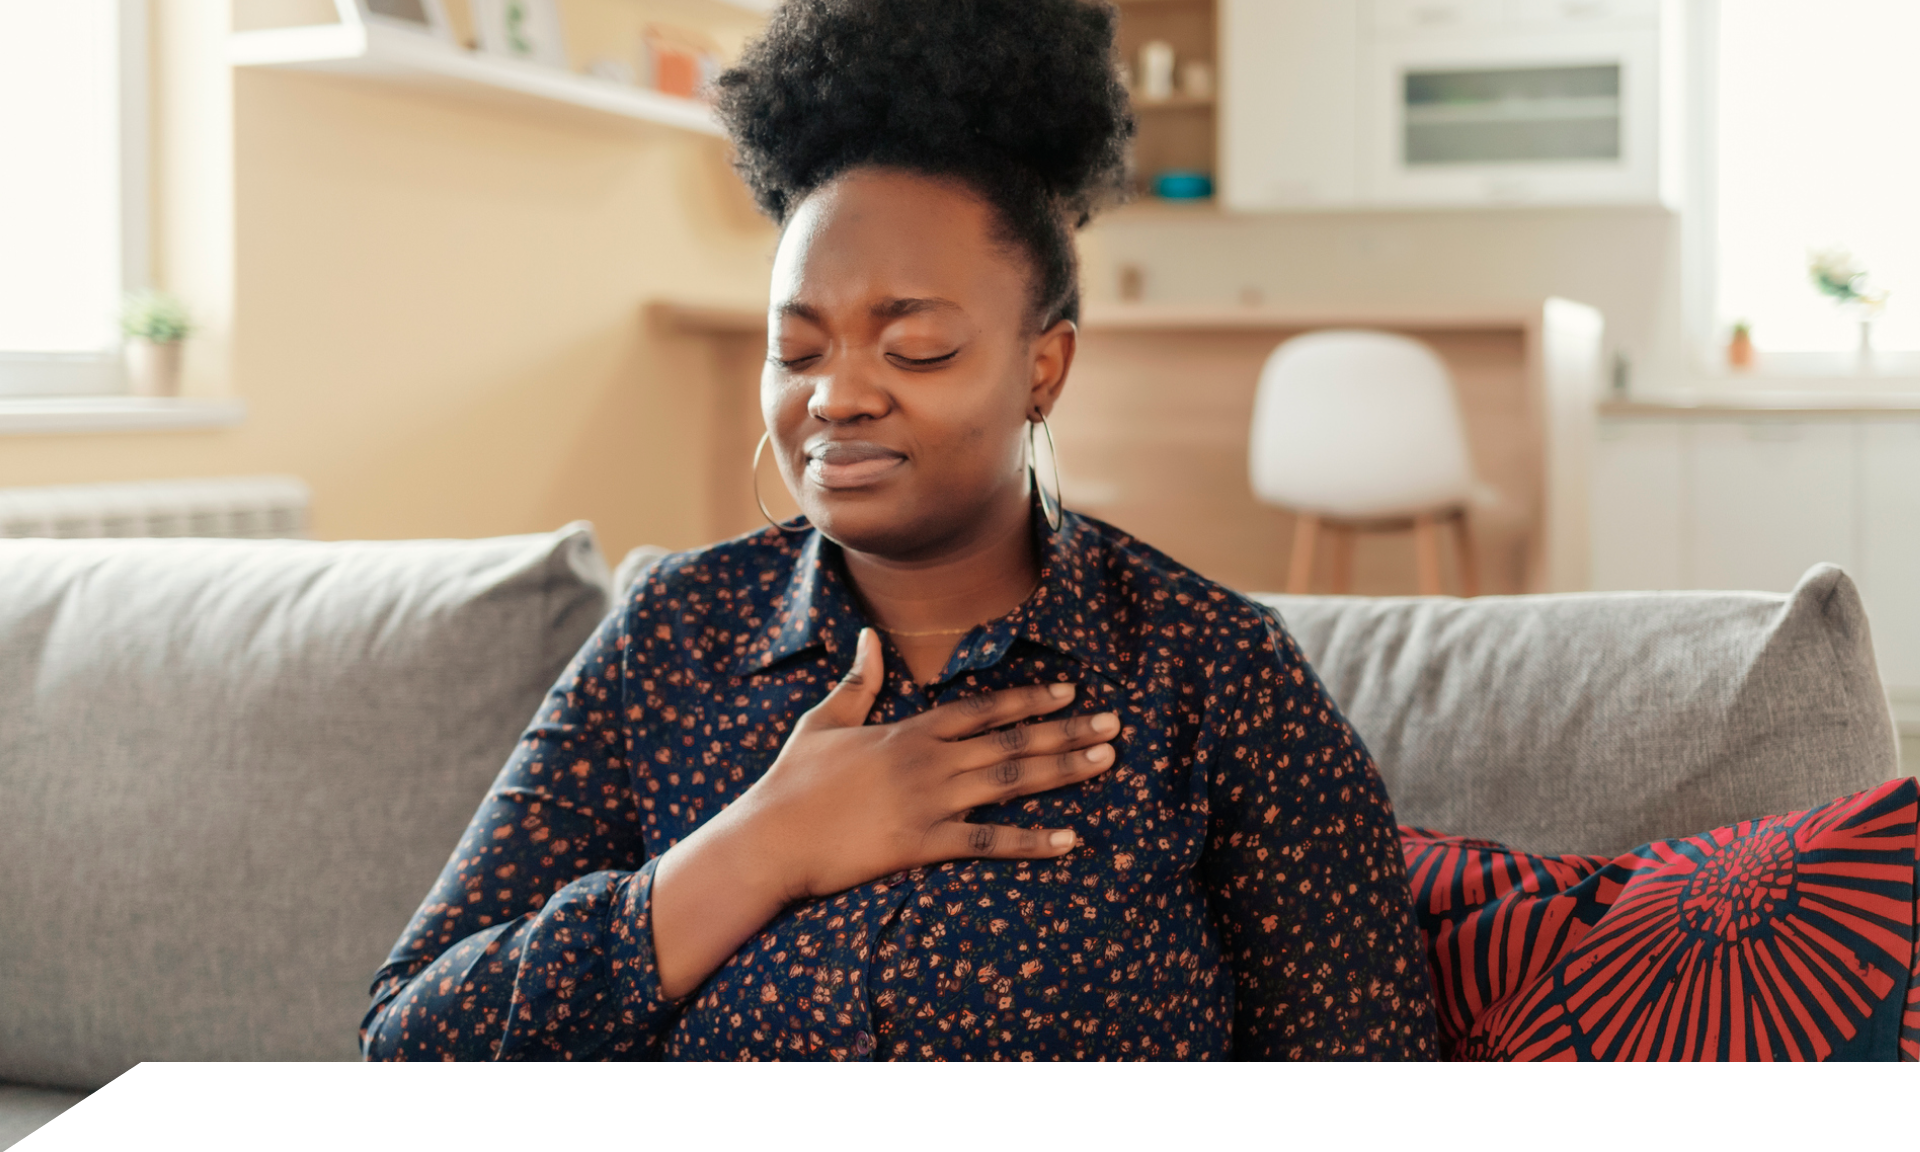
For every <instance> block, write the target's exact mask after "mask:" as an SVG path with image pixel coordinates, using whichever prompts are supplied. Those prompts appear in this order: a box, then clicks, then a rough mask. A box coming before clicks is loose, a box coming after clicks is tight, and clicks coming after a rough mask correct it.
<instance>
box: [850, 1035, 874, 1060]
mask: <svg viewBox="0 0 1920 1152" xmlns="http://www.w3.org/2000/svg"><path fill="white" fill-rule="evenodd" d="M853 1054H854V1055H855V1056H870V1055H872V1054H873V1037H872V1036H869V1035H867V1034H866V1033H865V1032H855V1033H854V1034H853Z"/></svg>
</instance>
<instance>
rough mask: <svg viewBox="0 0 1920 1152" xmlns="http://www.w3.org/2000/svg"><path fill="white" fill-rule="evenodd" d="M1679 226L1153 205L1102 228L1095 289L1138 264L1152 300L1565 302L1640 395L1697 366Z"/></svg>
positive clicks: (1092, 248) (1093, 261)
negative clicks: (1688, 342) (1601, 319)
mask: <svg viewBox="0 0 1920 1152" xmlns="http://www.w3.org/2000/svg"><path fill="white" fill-rule="evenodd" d="M1680 244H1681V235H1680V220H1679V217H1678V216H1676V215H1674V214H1672V213H1669V212H1665V211H1662V210H1657V209H1643V208H1617V209H1577V208H1566V209H1506V210H1501V211H1432V212H1350V213H1300V214H1293V215H1255V216H1228V215H1221V214H1214V213H1206V212H1202V213H1192V212H1184V211H1182V210H1180V209H1177V208H1166V207H1157V206H1152V205H1147V206H1142V207H1140V208H1133V209H1126V210H1122V211H1121V212H1119V213H1117V214H1115V215H1113V216H1112V217H1109V218H1108V219H1105V220H1102V221H1099V222H1096V223H1095V224H1094V225H1093V227H1092V228H1091V229H1090V230H1089V232H1088V234H1087V236H1086V238H1085V241H1084V243H1083V245H1082V247H1083V252H1084V253H1085V261H1086V279H1087V292H1088V295H1089V296H1090V297H1094V298H1101V299H1111V298H1113V297H1114V296H1115V294H1116V292H1117V283H1118V279H1119V268H1120V266H1121V265H1124V264H1134V265H1137V266H1138V267H1139V268H1140V269H1141V270H1142V272H1143V273H1144V281H1145V285H1144V286H1145V294H1146V298H1147V299H1149V300H1167V301H1211V302H1230V301H1234V300H1238V299H1241V298H1242V294H1243V293H1246V292H1249V291H1251V292H1253V293H1255V294H1257V295H1258V296H1259V297H1260V298H1261V299H1262V300H1264V301H1265V302H1266V303H1269V304H1279V305H1286V304H1298V305H1302V306H1306V307H1311V308H1314V309H1320V310H1339V309H1342V308H1352V309H1353V310H1355V311H1356V312H1362V313H1364V312H1365V311H1366V310H1369V309H1383V310H1387V311H1392V310H1394V309H1397V308H1409V307H1411V308H1420V307H1434V306H1457V307H1459V308H1462V309H1466V310H1471V309H1473V308H1475V307H1476V306H1491V307H1500V306H1509V305H1514V304H1520V303H1525V302H1530V301H1537V300H1539V299H1541V298H1543V297H1546V296H1566V297H1568V298H1570V299H1574V300H1578V301H1580V302H1581V303H1584V304H1590V305H1592V306H1594V307H1595V308H1598V309H1599V310H1600V312H1601V314H1602V315H1604V316H1605V317H1606V322H1607V330H1608V345H1609V348H1610V349H1612V348H1617V349H1619V350H1620V351H1621V352H1623V353H1624V354H1625V355H1626V356H1627V358H1628V359H1629V361H1630V362H1631V364H1632V368H1633V376H1632V383H1633V387H1634V388H1635V390H1636V391H1661V390H1671V389H1674V388H1676V387H1678V386H1680V385H1681V384H1682V383H1684V382H1685V381H1684V377H1685V376H1686V375H1687V374H1688V372H1689V367H1688V364H1687V360H1686V357H1685V356H1684V354H1683V351H1682V350H1683V340H1682V332H1681V327H1680V316H1681V306H1680V303H1681V302H1680V252H1681V249H1680Z"/></svg>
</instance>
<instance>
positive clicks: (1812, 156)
mask: <svg viewBox="0 0 1920 1152" xmlns="http://www.w3.org/2000/svg"><path fill="white" fill-rule="evenodd" d="M1718 8H1719V14H1718V23H1719V30H1718V61H1717V71H1718V76H1717V80H1716V83H1715V90H1714V91H1713V93H1712V95H1713V106H1714V108H1715V109H1716V113H1715V117H1714V119H1715V123H1714V130H1715V135H1716V136H1717V153H1718V155H1717V160H1716V165H1717V168H1716V171H1715V173H1714V184H1715V189H1714V196H1713V200H1714V203H1713V204H1712V205H1711V211H1712V213H1713V219H1714V234H1715V235H1714V245H1715V259H1714V263H1715V279H1716V290H1715V297H1716V300H1715V305H1714V310H1713V311H1714V315H1715V319H1716V321H1717V323H1718V324H1719V326H1720V329H1721V331H1722V332H1724V331H1725V330H1726V328H1727V326H1728V325H1731V324H1732V323H1734V322H1735V321H1740V320H1744V321H1747V322H1748V323H1750V324H1751V325H1752V334H1753V342H1754V346H1755V348H1757V349H1758V350H1759V351H1760V352H1761V353H1762V355H1763V356H1765V357H1766V359H1765V360H1764V361H1763V363H1764V364H1766V365H1769V366H1773V367H1780V368H1786V369H1787V370H1789V371H1791V370H1794V369H1796V368H1798V369H1804V370H1826V369H1837V368H1841V367H1842V365H1844V364H1849V363H1854V362H1856V359H1855V358H1856V356H1857V349H1858V348H1859V347H1860V337H1861V334H1860V318H1861V310H1860V309H1859V308H1858V307H1857V306H1855V307H1851V308H1850V307H1845V306H1842V305H1841V304H1840V303H1839V302H1838V301H1836V300H1835V299H1833V298H1831V297H1828V296H1823V295H1821V294H1820V293H1819V292H1818V291H1817V290H1816V289H1815V288H1814V286H1813V284H1812V281H1811V277H1810V275H1809V272H1808V265H1809V258H1810V256H1811V255H1812V254H1813V253H1815V252H1820V251H1825V250H1832V249H1845V250H1847V251H1848V252H1850V253H1851V254H1852V257H1853V259H1854V261H1855V262H1856V264H1857V265H1859V266H1862V267H1864V268H1865V269H1866V270H1867V272H1868V273H1869V274H1870V276H1871V282H1872V284H1873V285H1876V286H1878V287H1879V288H1882V289H1885V290H1887V291H1888V292H1889V293H1890V294H1889V296H1888V298H1887V300H1886V303H1885V306H1884V309H1883V310H1881V311H1880V312H1879V314H1878V316H1877V318H1876V319H1874V321H1873V324H1872V347H1873V350H1874V352H1875V354H1876V355H1877V356H1880V359H1879V360H1878V361H1877V364H1878V365H1879V366H1880V367H1881V368H1885V367H1887V366H1889V365H1891V364H1894V363H1902V364H1903V365H1904V364H1910V363H1911V362H1912V361H1913V359H1915V358H1911V357H1907V356H1902V355H1900V354H1902V353H1914V352H1920V148H1916V147H1915V146H1914V143H1913V142H1914V139H1915V136H1914V132H1915V128H1914V125H1915V124H1916V123H1920V70H1916V68H1915V59H1916V58H1915V46H1916V45H1920V4H1916V3H1914V2H1913V0H1819V2H1818V3H1814V2H1812V0H1729V2H1727V3H1722V4H1720V5H1719V6H1718ZM1881 354H1893V355H1892V356H1891V357H1888V356H1885V355H1881Z"/></svg>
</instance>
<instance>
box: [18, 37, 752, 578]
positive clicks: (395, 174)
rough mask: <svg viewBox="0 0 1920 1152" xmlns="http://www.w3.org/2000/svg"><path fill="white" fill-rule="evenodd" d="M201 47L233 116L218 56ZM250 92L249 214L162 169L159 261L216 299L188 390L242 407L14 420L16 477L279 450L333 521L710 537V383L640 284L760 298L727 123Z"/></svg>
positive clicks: (392, 530)
mask: <svg viewBox="0 0 1920 1152" xmlns="http://www.w3.org/2000/svg"><path fill="white" fill-rule="evenodd" d="M161 7H165V6H164V5H163V6H161ZM183 60H184V61H187V62H188V66H189V67H192V68H195V69H200V70H201V71H199V72H197V73H195V75H196V76H197V77H198V87H199V88H200V89H201V90H202V93H201V96H200V101H201V104H202V106H203V111H204V110H205V107H207V106H211V107H213V108H214V110H215V111H214V115H215V116H216V117H217V115H218V92H219V89H220V87H221V82H222V81H223V79H224V75H225V74H226V70H225V69H224V68H222V67H219V65H218V64H217V62H214V63H212V64H209V63H208V61H206V60H205V59H204V57H201V58H195V57H194V56H193V54H192V53H190V52H183V53H176V54H174V55H171V56H170V57H169V59H168V61H167V62H168V63H169V64H170V65H172V64H178V63H179V62H180V61H183ZM209 69H210V70H211V71H210V72H209V71H207V70H209ZM176 81H177V77H176ZM166 83H167V81H166V80H165V79H163V80H162V81H161V84H162V86H164V85H165V84H166ZM181 86H182V85H181V84H180V83H178V82H176V84H175V87H181ZM186 86H187V87H189V88H191V87H192V85H186ZM207 89H211V90H212V91H213V93H214V95H212V96H207V95H206V92H205V90H207ZM162 94H163V95H164V94H165V89H164V87H163V90H162ZM231 106H232V121H231V123H232V130H231V154H230V161H231V171H232V177H231V196H232V208H231V211H230V213H229V215H230V219H231V222H232V223H231V232H230V236H223V235H222V234H221V232H220V229H219V228H218V227H214V228H211V229H210V228H209V227H208V225H207V217H208V216H209V215H210V214H211V215H215V216H217V215H219V214H220V213H222V212H224V211H226V210H225V209H224V208H223V207H222V206H220V205H219V204H217V203H214V204H206V203H200V202H197V201H194V200H193V199H192V197H193V195H194V187H195V185H194V181H193V180H192V179H189V178H188V177H187V175H186V174H185V173H184V171H183V172H182V173H181V174H178V175H177V176H176V177H175V178H172V179H167V178H163V179H162V180H160V181H159V182H158V184H159V188H158V192H159V194H160V197H161V199H162V201H163V212H162V215H163V216H165V217H166V218H167V219H169V220H173V221H176V223H175V224H174V225H172V226H170V230H169V229H168V228H163V229H162V230H161V236H160V247H161V249H162V252H161V259H160V266H161V267H162V269H163V273H162V279H163V282H164V283H167V284H168V285H169V286H174V287H177V289H178V290H181V291H183V292H185V293H186V294H187V295H188V296H189V299H190V301H192V302H193V303H194V304H195V306H196V308H197V309H198V310H199V311H200V312H201V313H202V315H204V316H207V317H208V318H209V319H210V320H211V321H212V324H211V326H210V330H209V333H208V338H207V339H205V340H201V341H197V342H196V344H195V346H194V347H193V348H192V349H191V351H190V357H191V365H192V366H191V367H190V375H191V380H190V384H189V388H190V390H192V391H196V392H201V393H220V392H223V391H227V390H229V389H230V390H231V391H232V392H233V393H234V394H237V395H238V396H240V397H241V398H242V399H243V400H245V402H246V404H247V408H248V412H247V418H246V420H245V422H244V423H243V424H242V425H240V426H239V427H238V428H235V429H232V430H227V431H218V432H194V433H164V434H162V433H119V434H113V435H94V436H45V437H9V438H6V439H0V485H4V484H41V483H66V482H82V481H95V480H114V479H151V478H158V477H169V476H214V475H229V474H241V473H249V472H287V473H292V474H295V475H298V476H301V477H303V478H305V479H306V480H307V481H308V482H309V483H310V484H312V486H313V488H314V517H315V519H314V527H315V532H316V534H317V535H319V536H321V537H323V538H335V539H338V538H349V537H372V538H400V537H412V536H474V535H487V534H494V533H507V532H523V531H537V530H542V529H547V528H551V527H554V526H555V525H558V524H560V523H563V522H565V521H567V520H571V519H575V518H585V519H589V520H592V521H594V522H595V524H596V525H598V526H599V528H600V531H601V540H602V544H603V546H604V547H606V549H607V550H608V552H609V553H610V554H611V555H615V556H617V555H618V554H619V552H620V551H621V550H623V549H625V548H627V547H629V546H631V545H633V544H637V543H640V542H642V541H657V542H660V543H664V544H669V545H674V546H691V545H694V544H698V543H701V542H702V539H701V526H702V525H703V523H704V522H705V509H704V507H703V506H701V505H700V504H699V497H698V496H697V495H696V494H697V493H699V492H701V491H702V490H703V485H704V480H705V473H704V467H705V460H704V458H703V457H702V455H701V453H700V447H701V446H702V445H704V444H705V443H706V442H707V440H708V438H709V436H708V431H707V421H708V419H709V415H708V412H709V408H710V405H709V404H708V403H707V400H706V398H705V397H703V396H700V395H698V394H697V393H696V392H695V391H694V390H693V389H692V388H690V387H689V386H688V385H687V383H686V381H685V379H684V373H683V372H681V371H679V370H677V366H676V364H675V362H674V360H673V357H674V356H675V355H676V354H681V353H678V352H676V349H675V348H674V346H673V344H672V343H671V342H670V341H663V340H661V339H657V338H656V337H655V336H654V334H653V333H651V332H650V331H649V330H648V328H647V326H646V324H645V323H644V320H643V316H642V311H641V308H642V304H643V303H644V302H645V301H646V300H648V299H651V298H656V297H662V296H672V297H675V298H681V299H691V300H700V301H711V302H715V303H730V304H746V305H753V306H759V305H760V304H761V303H763V302H764V300H765V281H766V275H767V267H768V259H769V256H770V253H771V250H772V245H773V239H774V237H773V233H772V230H771V228H770V227H769V226H767V225H766V224H765V223H764V222H762V221H760V220H759V219H758V218H757V217H755V216H754V215H753V214H752V210H751V205H750V204H749V203H748V201H747V199H746V194H745V192H744V190H743V189H741V188H740V186H739V183H738V180H737V179H736V178H735V177H734V176H733V174H732V173H731V172H730V171H729V170H728V169H727V167H726V163H725V156H724V151H723V148H724V146H723V145H722V144H721V142H719V141H717V140H713V139H709V138H705V137H695V136H692V135H690V134H687V133H682V132H673V131H668V130H663V129H654V128H649V127H646V126H640V125H633V124H628V123H625V122H617V121H601V120H597V119H593V120H587V119H581V118H578V117H572V116H563V115H548V114H541V113H520V112H514V111H504V112H503V111H500V110H497V109H489V108H479V107H474V106H470V105H466V104H462V103H460V102H457V101H455V100H452V99H450V98H446V97H436V96H430V95H426V94H420V93H414V92H408V91H402V90H397V89H389V88H385V87H381V86H378V85H375V84H371V83H368V82H364V81H358V80H353V79H345V78H335V77H323V76H312V75H303V74H294V73H285V72H269V71H260V70H245V71H241V72H239V73H237V74H235V76H234V80H233V83H232V94H231ZM164 115H165V114H164V110H163V112H162V116H163V118H164ZM215 127H217V123H216V125H215ZM201 128H202V129H205V128H206V125H205V124H204V123H202V124H201ZM214 139H215V143H214V146H213V151H214V152H215V153H216V155H214V156H213V157H212V159H208V157H207V156H206V155H205V152H206V147H205V145H204V142H199V143H195V144H192V145H191V146H187V145H184V144H183V142H181V141H177V140H176V141H172V142H170V144H169V143H167V142H163V147H164V148H166V150H167V152H168V153H169V155H170V156H174V157H178V156H181V155H183V152H182V147H187V152H186V153H185V154H193V153H192V149H193V148H199V149H200V154H199V159H198V161H196V163H197V164H198V167H197V168H196V169H195V171H198V172H199V173H200V175H201V177H202V178H203V181H204V179H205V178H206V176H207V172H208V171H209V170H210V169H209V165H211V170H213V171H215V172H216V173H217V169H218V166H219V162H220V160H219V157H218V155H217V153H218V151H219V139H218V133H217V132H216V133H214ZM211 185H212V187H211V189H210V190H209V191H207V192H206V193H205V194H206V195H210V196H214V197H216V198H217V196H218V193H219V187H218V186H219V180H218V179H217V176H216V178H213V179H212V180H211ZM204 186H205V185H204V183H203V187H204ZM168 197H171V203H165V201H166V200H167V198H168ZM223 244H226V245H228V247H226V248H225V249H223V248H222V245H223ZM223 267H225V268H229V269H230V275H231V288H230V293H231V300H232V323H231V327H230V332H231V349H230V358H229V357H228V356H227V355H226V354H225V353H226V352H227V349H226V347H225V345H226V338H227V333H228V331H229V326H228V324H227V322H226V318H225V316H224V315H223V314H222V313H223V312H224V306H223V302H222V301H221V299H220V296H221V292H222V290H223V289H222V287H221V285H220V284H219V277H220V270H221V269H222V268H223ZM741 467H742V468H743V469H744V468H745V467H746V461H744V460H743V461H742V462H741Z"/></svg>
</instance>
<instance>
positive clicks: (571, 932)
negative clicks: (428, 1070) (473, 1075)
mask: <svg viewBox="0 0 1920 1152" xmlns="http://www.w3.org/2000/svg"><path fill="white" fill-rule="evenodd" d="M624 616H625V614H624V613H616V614H614V615H611V616H609V617H608V618H607V620H606V621H605V622H604V623H602V625H601V626H600V628H599V629H598V630H597V631H596V632H595V634H594V635H593V637H592V638H590V639H589V640H588V641H587V644H586V645H585V646H584V647H583V648H582V649H581V651H580V653H579V654H578V655H577V656H575V657H574V660H573V663H572V664H571V665H569V666H568V668H567V670H566V672H564V673H563V674H562V675H561V677H560V679H559V681H558V682H557V683H556V684H555V685H554V687H553V689H552V690H551V691H550V692H549V693H548V694H547V698H546V701H545V702H544V703H543V704H542V706H541V709H540V712H539V714H538V715H536V716H535V718H534V721H533V723H532V724H531V726H529V727H528V729H527V731H526V733H525V734H524V735H523V736H522V737H521V738H520V743H519V745H518V746H517V747H516V748H515V750H514V753H513V756H512V758H511V759H509V760H508V762H507V764H506V766H505V767H504V768H503V769H502V770H501V772H500V775H499V776H498V777H497V778H496V779H495V780H494V782H493V786H492V788H491V789H490V790H489V791H488V793H487V796H486V798H485V799H484V800H482V801H481V803H480V807H479V809H478V810H477V811H476V812H475V813H474V816H473V819H472V821H471V822H469V824H468V826H467V830H466V832H465V834H464V835H463V836H462V837H461V840H460V844H459V846H458V847H457V848H456V849H455V850H454V853H453V856H452V858H451V859H449V860H448V861H447V864H446V866H445V867H444V868H443V869H442V870H441V873H440V877H439V879H438V880H437V881H436V882H435V883H434V886H433V888H432V890H431V891H430V892H429V894H428V896H427V898H426V900H425V901H424V902H423V903H422V904H421V906H420V909H419V911H417V912H415V913H414V917H413V921H412V923H410V924H409V925H408V926H407V930H406V932H405V933H404V934H403V935H402V936H401V938H400V941H399V943H397V944H396V945H395V946H394V949H393V952H392V954H391V955H390V956H389V957H388V960H387V963H386V965H385V966H384V967H382V968H381V970H380V972H379V973H378V974H377V975H376V977H375V982H374V988H373V992H374V997H375V999H374V1003H373V1006H372V1008H371V1009H370V1010H369V1011H368V1013H367V1018H366V1020H365V1022H364V1024H363V1025H362V1029H361V1045H362V1049H363V1051H364V1052H365V1054H366V1055H367V1057H368V1058H369V1059H416V1060H417V1059H434V1060H438V1059H462V1060H476V1059H477V1060H485V1059H491V1058H494V1057H496V1056H513V1055H526V1054H537V1053H545V1054H549V1055H553V1056H571V1057H575V1058H581V1057H589V1056H592V1055H595V1054H597V1053H599V1052H601V1051H603V1050H613V1051H623V1050H626V1049H628V1048H631V1047H633V1046H634V1045H635V1044H638V1043H643V1042H644V1041H645V1039H646V1038H647V1036H648V1034H649V1027H648V1025H649V1023H650V1022H657V1021H663V1020H664V1019H665V1018H666V1016H667V1014H668V1011H669V1008H670V1005H668V1004H667V1002H666V1001H665V1000H664V998H662V997H660V996H659V994H658V989H657V983H658V982H657V979H655V978H654V977H653V975H652V962H651V950H650V948H649V947H647V945H646V935H645V934H644V933H636V932H635V931H634V927H635V924H636V922H639V923H644V920H643V916H636V914H635V910H636V909H644V908H645V907H646V903H647V888H648V885H649V884H650V882H651V879H652V867H651V865H650V864H648V863H647V861H646V850H645V847H644V845H643V841H642V839H641V836H640V823H639V813H638V811H637V809H636V806H635V803H634V796H633V790H632V787H631V785H630V783H629V777H628V771H627V763H626V760H625V757H624V752H625V749H624V740H623V733H622V729H621V721H620V708H619V698H620V681H621V677H620V648H621V644H620V638H621V636H622V635H623V634H624V628H623V621H624Z"/></svg>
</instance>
